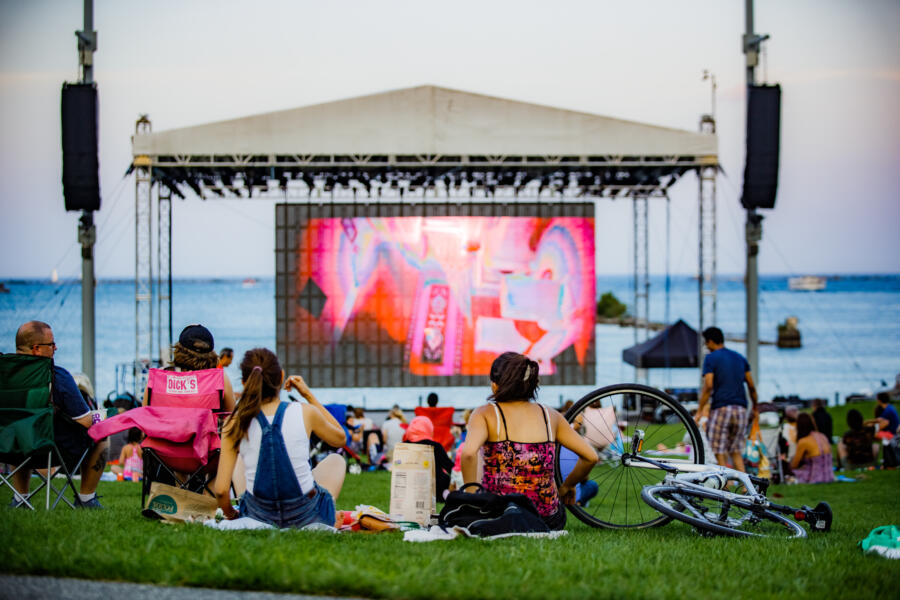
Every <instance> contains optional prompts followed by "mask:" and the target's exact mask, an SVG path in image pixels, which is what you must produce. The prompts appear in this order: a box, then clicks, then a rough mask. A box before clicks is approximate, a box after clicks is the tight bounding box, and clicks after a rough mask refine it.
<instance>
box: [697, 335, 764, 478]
mask: <svg viewBox="0 0 900 600" xmlns="http://www.w3.org/2000/svg"><path fill="white" fill-rule="evenodd" d="M703 341H704V342H705V343H706V348H707V350H709V354H707V355H706V358H704V359H703V390H702V391H701V392H700V407H699V409H698V410H697V420H698V421H699V420H700V418H701V417H703V416H707V412H708V413H709V415H708V416H709V421H707V423H706V434H707V436H708V437H709V445H710V447H711V448H712V451H713V454H715V455H716V462H718V463H719V464H720V465H723V466H728V459H729V457H730V458H731V463H732V465H733V466H734V468H735V469H737V470H739V471H744V470H745V469H744V459H743V457H742V454H743V452H744V445H745V444H746V443H747V425H748V423H749V422H750V419H749V417H750V415H749V414H748V411H747V397H746V395H745V394H744V382H746V383H747V389H748V390H749V391H750V399H751V400H752V401H753V414H754V415H755V414H756V412H757V408H756V400H757V398H756V386H755V385H753V374H752V373H751V372H750V364H749V363H748V362H747V359H746V358H744V357H743V356H741V355H740V354H738V353H737V352H735V351H733V350H729V349H728V348H726V347H725V336H724V335H722V330H721V329H719V328H718V327H709V328H708V329H705V330H704V331H703ZM710 394H712V406H711V408H710V406H709V396H710Z"/></svg>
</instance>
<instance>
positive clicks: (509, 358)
mask: <svg viewBox="0 0 900 600" xmlns="http://www.w3.org/2000/svg"><path fill="white" fill-rule="evenodd" d="M490 379H491V392H492V393H491V395H490V396H489V397H488V400H489V402H488V404H486V405H484V406H481V407H480V408H477V409H475V411H474V412H473V413H472V415H471V417H469V423H468V427H467V430H468V434H467V436H466V442H465V444H464V445H463V447H462V460H461V463H462V474H463V480H464V481H465V482H466V483H475V482H476V473H477V469H478V453H479V451H480V450H482V449H483V453H484V476H483V478H482V481H481V482H480V483H481V484H482V485H483V486H484V487H485V489H487V490H488V491H490V492H494V493H497V494H510V493H520V494H524V495H525V496H527V497H528V498H529V499H530V500H531V501H532V502H533V503H534V506H535V508H536V509H537V511H538V514H539V515H540V516H541V518H542V519H543V520H544V522H545V523H546V524H547V527H549V528H550V529H551V530H555V529H563V528H564V527H565V525H566V511H565V507H564V506H563V504H574V503H575V486H576V485H577V484H578V483H579V482H581V481H583V480H584V479H585V478H586V477H587V476H588V474H589V473H590V472H591V469H592V468H593V466H594V465H595V464H596V463H597V453H596V452H595V451H594V449H593V448H592V447H591V446H590V444H588V443H587V442H586V441H585V440H584V438H582V437H581V436H580V435H578V433H576V432H575V430H574V429H572V426H571V425H569V423H568V422H567V421H566V420H565V419H564V418H563V416H562V415H561V414H559V412H557V411H556V410H554V409H552V408H548V407H546V406H544V405H542V404H538V403H536V402H533V400H534V399H535V397H536V395H537V389H538V385H539V382H540V379H539V377H538V364H537V363H536V362H535V361H533V360H530V359H529V358H528V357H527V356H524V355H522V354H518V353H516V352H504V353H503V354H501V355H500V356H498V357H497V358H496V359H495V360H494V363H493V364H492V365H491V374H490ZM556 442H559V444H561V445H562V446H564V447H566V448H568V449H569V450H571V451H572V452H574V453H575V454H576V455H577V456H578V462H577V463H576V464H575V468H573V469H572V471H571V472H570V473H569V475H568V476H567V477H566V479H565V481H563V484H562V485H561V486H560V488H559V489H558V490H557V488H556V482H555V480H554V465H555V458H556Z"/></svg>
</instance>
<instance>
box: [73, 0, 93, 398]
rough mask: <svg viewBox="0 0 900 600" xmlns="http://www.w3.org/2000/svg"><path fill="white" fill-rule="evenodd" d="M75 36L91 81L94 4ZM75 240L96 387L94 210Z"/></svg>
mask: <svg viewBox="0 0 900 600" xmlns="http://www.w3.org/2000/svg"><path fill="white" fill-rule="evenodd" d="M75 35H76V37H77V38H78V62H79V63H80V65H81V82H82V83H93V82H94V51H95V50H96V49H97V32H95V31H94V3H93V0H84V29H83V30H82V31H76V32H75ZM78 241H79V242H80V243H81V370H82V371H83V372H84V374H85V375H87V376H88V379H90V380H91V383H92V384H93V385H94V386H95V388H96V386H97V380H96V377H95V374H96V372H95V368H94V358H95V356H96V354H95V350H94V344H95V340H96V330H95V321H94V291H95V287H96V282H95V280H94V243H95V242H96V241H97V229H96V228H95V227H94V213H93V211H90V210H85V211H82V213H81V218H80V219H79V221H78Z"/></svg>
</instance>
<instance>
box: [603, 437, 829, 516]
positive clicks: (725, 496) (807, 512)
mask: <svg viewBox="0 0 900 600" xmlns="http://www.w3.org/2000/svg"><path fill="white" fill-rule="evenodd" d="M643 441H644V432H643V431H642V430H640V429H637V430H635V432H634V435H633V436H632V441H631V448H632V450H631V452H626V453H623V454H622V458H621V460H622V464H623V465H625V466H627V467H637V468H642V469H661V470H663V471H666V476H665V479H664V480H663V481H664V483H665V484H668V485H674V486H677V487H680V488H686V489H702V490H705V491H706V492H707V493H709V492H710V490H714V493H715V494H716V495H717V496H719V497H720V498H721V499H722V500H723V501H725V503H726V506H727V504H732V503H733V504H736V505H738V506H741V505H745V506H746V508H748V509H750V508H754V509H768V510H774V511H776V512H779V513H782V514H788V515H792V516H793V517H794V519H795V520H797V521H807V522H809V523H810V525H811V526H812V528H813V530H814V531H828V530H830V529H831V520H832V515H831V508H830V507H828V504H827V503H825V502H821V503H819V505H818V506H816V508H815V509H812V508H810V507H808V506H803V507H802V508H799V509H796V508H792V507H790V506H784V505H781V504H775V503H774V502H770V501H769V499H768V498H766V496H765V494H763V493H760V491H759V489H758V488H757V484H756V482H754V481H753V480H754V479H756V480H757V481H764V480H759V478H756V477H751V476H750V475H748V474H747V473H744V472H743V471H737V470H735V469H732V468H729V467H724V466H722V465H710V464H696V463H692V462H690V461H686V460H684V459H677V458H649V457H647V456H643V455H641V454H639V453H640V451H641V449H642V447H643ZM710 479H715V483H716V485H715V486H714V487H712V488H711V487H710V486H707V485H704V482H707V481H709V480H710ZM728 481H737V482H738V483H740V484H741V485H743V486H744V489H746V490H747V493H746V494H739V493H736V492H729V491H728V490H726V489H724V487H725V485H726V483H727V482H728Z"/></svg>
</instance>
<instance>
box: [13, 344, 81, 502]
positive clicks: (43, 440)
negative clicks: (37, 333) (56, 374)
mask: <svg viewBox="0 0 900 600" xmlns="http://www.w3.org/2000/svg"><path fill="white" fill-rule="evenodd" d="M52 385H53V360H52V359H50V358H44V357H42V356H30V355H25V354H0V462H2V463H7V464H9V465H17V466H16V467H15V469H13V470H12V471H11V472H10V473H9V474H7V475H3V474H2V473H0V488H2V487H3V486H4V485H6V486H9V488H10V489H11V490H12V492H13V498H14V499H15V501H16V502H19V503H21V504H22V505H24V506H27V507H28V508H30V509H32V510H34V506H33V505H32V502H31V500H32V498H35V497H36V494H37V493H38V492H40V491H41V490H42V489H44V488H46V508H47V509H48V510H49V509H50V508H51V500H50V496H51V492H52V493H53V494H54V495H55V498H54V500H53V502H52V508H56V505H57V504H59V501H60V500H63V501H64V502H65V503H66V504H68V505H69V507H71V508H75V506H74V504H72V502H69V499H68V498H66V497H65V496H64V493H65V491H66V489H67V486H68V488H70V489H71V490H72V493H73V498H74V497H75V496H74V494H76V493H77V492H76V490H75V484H74V483H73V481H72V475H71V473H70V472H69V470H68V468H67V467H66V463H65V461H64V460H63V457H62V454H61V453H60V451H59V448H58V447H57V445H56V442H55V441H54V437H53V417H54V412H55V411H56V410H57V409H56V408H55V407H54V406H53V403H52V401H51V396H50V389H51V387H52ZM87 454H88V450H85V451H84V453H83V454H82V455H81V457H80V458H79V460H78V462H77V463H76V465H75V468H74V471H76V472H77V471H78V469H79V468H80V466H81V463H82V462H83V461H84V458H85V457H86V456H87ZM57 467H58V468H57ZM26 468H28V469H34V470H35V473H37V475H38V477H40V479H41V483H40V485H38V486H37V488H35V489H33V490H31V491H30V492H29V493H28V494H26V495H22V494H20V493H19V492H18V491H17V490H16V488H15V486H14V485H13V482H12V476H13V475H14V474H15V473H16V472H18V471H19V470H21V469H26ZM38 469H46V474H44V473H41V472H40V471H39V470H38ZM57 475H60V476H64V477H65V482H64V483H63V485H62V486H61V487H58V488H57V487H56V486H55V485H54V484H53V479H54V477H56V476H57Z"/></svg>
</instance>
